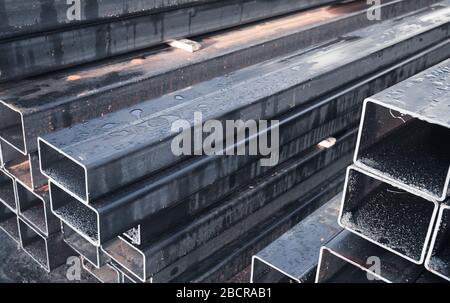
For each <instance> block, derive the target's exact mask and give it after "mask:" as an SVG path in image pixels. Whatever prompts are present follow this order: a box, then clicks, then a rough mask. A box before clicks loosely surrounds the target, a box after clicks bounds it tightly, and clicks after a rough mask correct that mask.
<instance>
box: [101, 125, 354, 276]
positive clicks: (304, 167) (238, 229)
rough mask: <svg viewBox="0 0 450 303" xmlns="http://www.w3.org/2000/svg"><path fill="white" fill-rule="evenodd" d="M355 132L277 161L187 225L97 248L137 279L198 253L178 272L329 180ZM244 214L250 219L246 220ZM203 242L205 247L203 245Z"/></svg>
mask: <svg viewBox="0 0 450 303" xmlns="http://www.w3.org/2000/svg"><path fill="white" fill-rule="evenodd" d="M355 135H356V132H355V133H354V136H353V137H352V136H349V137H348V138H347V139H343V140H342V141H341V140H339V141H338V143H337V144H336V145H335V146H333V147H332V148H331V149H330V150H323V151H315V152H312V154H311V156H307V157H298V158H297V159H293V160H292V161H288V162H286V163H284V164H283V165H280V166H279V167H277V170H276V171H274V172H271V173H270V174H268V175H266V176H261V178H260V179H258V180H259V181H258V182H251V183H250V184H248V185H247V186H243V188H241V189H239V190H238V191H236V192H235V193H233V194H232V195H230V196H227V197H226V198H225V199H224V200H222V201H220V202H219V203H217V204H218V205H217V206H216V207H214V208H212V209H210V210H209V211H208V212H206V213H204V214H202V215H198V216H196V217H195V220H193V221H192V220H186V221H187V222H188V223H186V224H183V225H179V226H177V227H176V228H175V229H174V230H169V231H168V232H165V233H164V234H163V235H160V236H159V237H158V238H157V239H151V240H150V241H146V242H145V243H144V244H142V245H140V246H136V245H132V244H131V243H127V241H124V240H123V239H120V238H119V239H115V240H112V241H110V242H108V243H106V244H105V245H102V249H103V250H104V251H105V252H106V254H108V255H109V256H110V257H111V258H112V259H113V260H115V261H117V262H118V263H120V264H121V265H122V266H124V267H126V268H127V269H128V270H130V271H131V272H132V273H133V274H134V275H135V276H136V277H138V278H139V279H140V280H141V281H146V280H147V279H148V278H150V277H151V276H152V275H153V274H155V273H157V272H159V271H161V270H162V269H164V268H166V267H168V266H172V265H171V264H174V262H176V261H178V260H179V259H180V258H182V257H184V256H186V255H189V254H190V253H191V252H195V251H197V252H196V257H195V258H191V259H189V260H184V261H183V262H182V264H181V265H176V266H174V267H177V269H178V271H179V272H182V269H183V268H187V267H189V266H190V264H192V262H195V260H199V259H202V258H205V257H206V256H208V255H209V254H212V253H214V252H215V251H217V250H218V249H220V248H221V247H222V246H224V245H226V244H227V243H230V242H232V241H233V239H236V238H238V237H239V236H241V235H243V234H245V233H246V232H247V231H248V230H250V229H251V228H253V227H255V226H256V225H258V224H259V223H260V222H262V221H264V220H266V219H267V217H268V216H270V215H271V214H273V213H276V212H278V211H279V210H280V209H282V208H283V207H285V206H286V205H287V204H289V203H290V202H292V197H298V196H304V195H307V194H309V193H310V192H311V191H314V190H315V189H316V188H317V187H318V184H322V183H323V180H324V179H331V178H332V177H333V176H335V175H336V173H338V172H340V171H342V169H343V168H344V167H345V165H347V164H348V163H349V159H347V161H341V160H340V159H341V158H342V156H343V155H345V154H347V155H348V153H349V152H350V150H351V149H352V147H353V143H354V139H355ZM346 141H348V142H349V144H347V143H346ZM327 182H328V181H327ZM167 217H168V216H166V218H167ZM249 217H253V218H254V219H253V220H248V218H249ZM170 218H171V217H170ZM171 220H172V218H171ZM244 222H245V223H244ZM205 231H207V232H205ZM212 242H213V243H215V244H216V245H213V244H211V243H212ZM203 245H205V246H207V247H208V248H207V249H206V250H205V249H202V246H203ZM198 250H200V251H202V254H199V253H198ZM175 264H176V263H175Z"/></svg>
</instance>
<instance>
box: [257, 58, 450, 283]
mask: <svg viewBox="0 0 450 303" xmlns="http://www.w3.org/2000/svg"><path fill="white" fill-rule="evenodd" d="M449 117H450V60H446V61H444V62H442V63H440V64H438V65H436V66H434V67H432V68H430V69H428V70H426V71H424V72H423V73H420V74H418V75H416V76H414V77H412V78H410V79H408V80H406V81H403V82H401V83H399V84H398V85H395V86H393V87H392V88H390V89H388V90H385V91H383V92H381V93H379V94H376V95H374V96H372V97H370V98H368V99H366V100H365V102H364V108H363V116H362V121H361V125H360V130H359V136H358V143H357V147H356V152H355V157H354V165H353V166H350V167H349V168H348V170H347V177H346V185H345V190H344V195H343V198H342V203H341V209H340V214H339V217H338V222H339V225H340V226H341V227H342V228H344V229H345V230H346V231H341V229H340V228H339V227H338V226H337V222H336V223H334V222H333V220H332V223H330V222H328V223H327V222H325V223H326V224H322V223H320V224H319V223H318V225H319V227H314V225H313V227H307V226H301V225H299V226H298V227H296V229H294V230H292V231H291V233H290V234H289V235H285V236H284V237H283V238H281V239H280V240H278V241H277V242H276V243H274V244H272V245H271V246H270V247H268V248H267V249H266V250H265V251H262V252H261V253H259V254H258V255H256V256H255V257H254V260H253V264H254V266H253V273H252V279H253V281H255V282H262V281H272V282H276V281H286V279H288V280H290V281H296V282H305V281H306V282H307V281H309V282H311V277H312V275H311V271H312V269H313V268H314V266H317V276H316V278H315V280H316V282H328V283H331V282H333V283H335V282H408V283H414V282H421V283H423V282H428V281H432V282H443V281H450V254H449V251H450V245H449V243H448V235H449V233H450V229H449V224H448V223H449V221H448V210H449V201H450V200H449V197H450V191H449V182H450V144H449V143H448V142H449V140H450V120H449V119H450V118H449ZM329 207H331V206H329ZM324 213H325V212H324V211H322V212H321V214H324ZM436 218H437V219H436ZM334 219H336V218H334ZM317 221H318V220H317ZM308 228H309V231H311V229H313V228H316V229H317V232H315V234H316V235H317V236H319V237H321V239H322V242H323V241H325V243H326V242H328V243H327V244H325V245H324V246H323V247H322V249H321V252H320V259H319V262H318V264H317V263H312V265H314V266H312V265H311V264H310V263H311V262H310V263H308V262H307V261H310V260H309V259H308V257H310V256H311V252H310V249H317V245H321V240H319V239H317V238H316V237H314V236H309V237H306V240H309V241H310V243H309V242H307V241H306V240H303V244H305V243H306V245H303V247H300V246H299V245H300V244H299V243H296V244H289V245H290V246H291V247H292V248H293V249H294V251H293V252H292V253H294V254H295V253H297V255H293V256H292V257H290V258H285V259H284V260H283V261H277V260H276V256H279V254H280V253H284V254H287V255H289V252H288V251H284V252H283V250H282V249H280V247H281V246H280V245H282V244H285V243H289V240H288V239H289V238H292V237H293V236H294V237H298V236H299V235H302V233H305V231H308ZM322 244H323V243H322ZM284 246H285V247H286V244H285V245H284ZM305 248H307V249H306V251H303V250H305ZM317 252H318V250H317ZM277 254H278V255H277ZM278 263H280V264H278ZM286 264H289V265H291V268H288V266H287V265H286ZM293 264H294V266H292V265H293ZM307 265H309V267H308V266H307ZM306 269H309V270H310V271H307V270H306ZM427 271H429V272H431V273H433V274H436V276H433V275H431V274H430V273H429V272H427Z"/></svg>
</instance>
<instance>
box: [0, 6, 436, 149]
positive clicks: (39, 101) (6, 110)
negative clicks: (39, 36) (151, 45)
mask: <svg viewBox="0 0 450 303" xmlns="http://www.w3.org/2000/svg"><path fill="white" fill-rule="evenodd" d="M432 2H433V1H429V0H426V1H425V0H420V1H407V0H401V1H400V0H396V1H389V2H387V3H385V4H383V5H382V7H381V12H382V18H383V20H387V19H391V18H394V17H397V16H399V15H401V14H404V13H408V12H411V11H413V10H415V9H420V8H422V7H426V6H427V4H429V3H432ZM367 9H368V8H367V3H366V1H358V2H353V3H347V4H342V5H338V6H332V7H324V8H320V9H316V10H313V11H308V12H304V13H297V14H294V15H290V16H286V17H282V18H279V19H276V20H272V21H267V22H265V23H263V24H261V23H259V24H257V25H252V26H248V27H244V28H240V29H235V30H232V31H229V32H226V33H219V34H215V35H212V36H208V37H204V38H201V39H200V40H201V42H202V43H203V44H204V45H206V46H207V47H206V48H204V49H203V50H202V51H201V52H200V53H199V54H195V55H192V54H186V53H185V52H182V51H180V50H174V49H169V50H164V51H156V52H155V51H151V52H149V51H147V52H142V53H140V54H135V55H133V56H131V57H126V58H123V59H120V60H115V61H113V62H109V63H108V64H104V63H99V64H94V65H92V66H88V67H80V68H77V69H74V70H69V71H67V72H61V73H59V74H56V75H55V74H51V75H50V76H43V77H38V78H34V79H30V80H26V81H21V82H19V83H18V84H17V85H12V84H9V83H8V85H3V86H0V111H1V115H2V116H4V117H5V121H4V122H3V124H2V125H1V127H0V136H2V137H3V138H4V139H5V140H7V141H8V142H10V143H11V144H12V145H14V146H16V148H17V149H18V150H20V151H22V152H23V153H31V152H33V151H36V150H37V137H38V136H42V135H45V134H47V133H49V132H53V131H55V130H59V129H62V128H65V127H69V126H71V125H74V124H77V123H81V122H84V121H86V120H89V119H92V118H95V117H99V116H103V115H104V114H106V113H109V112H112V111H115V110H118V109H121V108H124V107H128V106H131V105H133V104H136V103H139V102H141V101H142V100H148V99H150V98H153V97H156V96H160V95H163V94H167V93H169V92H173V91H176V90H178V89H182V88H185V87H188V86H190V85H193V84H195V83H198V82H201V81H206V80H209V79H212V78H214V77H217V76H221V75H223V74H226V73H230V72H233V71H235V70H237V69H241V68H244V67H246V66H250V65H253V64H257V63H259V62H262V61H264V60H268V59H272V58H274V57H276V56H281V55H285V54H287V53H289V52H293V51H297V50H298V49H301V48H309V47H310V46H311V45H314V44H317V43H320V42H323V41H326V40H328V39H332V38H335V37H339V36H341V35H344V34H346V33H348V32H350V31H352V30H356V29H357V28H361V27H364V26H368V25H371V24H373V21H370V20H368V19H367ZM30 87H33V89H30ZM43 100H45V102H43ZM168 101H170V103H164V104H163V105H164V106H168V104H179V103H181V102H182V100H166V101H165V102H168ZM7 121H9V122H8V123H6V122H7Z"/></svg>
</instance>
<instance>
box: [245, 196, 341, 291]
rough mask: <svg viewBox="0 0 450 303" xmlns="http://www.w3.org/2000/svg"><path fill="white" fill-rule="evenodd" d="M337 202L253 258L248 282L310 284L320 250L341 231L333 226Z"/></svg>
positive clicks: (329, 203) (324, 208) (311, 216)
mask: <svg viewBox="0 0 450 303" xmlns="http://www.w3.org/2000/svg"><path fill="white" fill-rule="evenodd" d="M341 200H342V197H341V196H340V195H339V196H337V197H335V198H334V199H333V200H332V201H330V202H328V203H327V204H325V205H324V206H322V207H321V208H319V209H318V210H317V211H315V212H314V213H312V214H311V215H310V216H308V217H307V218H306V219H305V220H303V221H302V222H300V223H299V224H298V225H296V226H295V227H294V228H292V229H291V230H290V231H288V232H287V233H285V234H284V235H283V236H281V237H280V238H279V239H277V240H276V241H274V242H273V243H272V244H270V245H269V246H268V247H266V248H265V249H264V250H262V251H260V252H258V253H257V254H256V255H255V256H253V259H252V276H251V282H253V283H308V282H314V275H315V273H316V268H317V262H318V259H319V253H320V247H321V246H322V245H323V244H325V243H327V242H328V241H329V240H331V239H332V238H334V237H335V236H336V235H337V234H339V233H340V232H341V231H342V228H341V227H340V226H339V225H338V223H337V218H338V213H339V208H340V204H341ZM311 280H312V281H311Z"/></svg>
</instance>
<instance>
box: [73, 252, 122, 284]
mask: <svg viewBox="0 0 450 303" xmlns="http://www.w3.org/2000/svg"><path fill="white" fill-rule="evenodd" d="M81 264H82V266H83V269H84V270H86V271H87V272H88V273H89V274H91V275H92V276H93V277H94V278H96V279H97V280H98V281H99V282H101V283H122V274H121V273H120V271H119V270H118V269H117V268H115V267H114V266H113V265H111V264H109V263H107V264H105V265H103V266H102V267H100V268H96V267H95V266H93V265H92V264H91V263H90V262H87V261H86V259H84V258H81Z"/></svg>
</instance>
